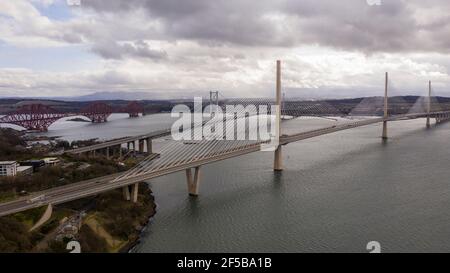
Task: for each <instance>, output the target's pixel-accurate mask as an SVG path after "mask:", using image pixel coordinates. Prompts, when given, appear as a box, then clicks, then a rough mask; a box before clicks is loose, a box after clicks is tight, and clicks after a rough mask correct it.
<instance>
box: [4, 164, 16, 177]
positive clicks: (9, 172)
mask: <svg viewBox="0 0 450 273" xmlns="http://www.w3.org/2000/svg"><path fill="white" fill-rule="evenodd" d="M17 166H18V165H17V162H16V161H0V176H16V175H17Z"/></svg>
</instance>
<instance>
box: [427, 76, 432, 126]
mask: <svg viewBox="0 0 450 273" xmlns="http://www.w3.org/2000/svg"><path fill="white" fill-rule="evenodd" d="M430 113H431V81H429V82H428V99H427V128H430V127H431V124H430Z"/></svg>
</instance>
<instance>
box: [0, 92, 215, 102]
mask: <svg viewBox="0 0 450 273" xmlns="http://www.w3.org/2000/svg"><path fill="white" fill-rule="evenodd" d="M199 94H200V93H198V92H194V91H183V92H179V91H152V92H151V93H150V92H139V91H136V92H116V91H102V92H95V93H92V94H88V95H82V96H72V97H62V96H54V97H3V98H2V97H0V100H4V99H19V100H27V99H30V100H57V101H80V102H81V101H109V100H126V101H132V100H156V101H162V100H173V98H177V99H189V98H193V97H194V96H199ZM201 94H203V95H204V94H208V93H207V92H201Z"/></svg>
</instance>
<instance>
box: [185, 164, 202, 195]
mask: <svg viewBox="0 0 450 273" xmlns="http://www.w3.org/2000/svg"><path fill="white" fill-rule="evenodd" d="M186 180H187V186H188V192H189V195H190V196H198V187H199V182H200V166H198V167H195V172H194V177H192V170H191V169H186Z"/></svg>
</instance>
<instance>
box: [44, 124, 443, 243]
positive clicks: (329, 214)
mask: <svg viewBox="0 0 450 273" xmlns="http://www.w3.org/2000/svg"><path fill="white" fill-rule="evenodd" d="M154 117H155V116H153V117H152V116H147V117H145V118H144V119H145V120H144V119H142V120H138V119H136V120H133V121H132V122H124V121H121V120H122V119H123V120H126V121H128V119H126V118H123V117H122V118H119V119H118V121H117V120H116V121H112V122H110V123H108V124H104V125H100V126H103V127H101V128H103V129H98V128H96V126H95V125H90V124H88V125H85V124H83V125H77V126H79V127H77V128H82V129H77V130H79V132H78V133H74V132H73V128H61V129H58V130H55V132H53V131H51V132H49V134H51V135H52V134H53V135H62V136H64V137H65V138H74V137H79V135H80V134H82V135H83V136H85V137H86V138H90V137H91V136H93V135H95V136H96V137H98V136H101V137H105V138H106V137H109V138H113V137H119V136H124V135H126V134H131V133H144V132H147V131H148V128H147V127H152V126H149V125H148V124H153V123H155V124H160V123H164V122H162V121H161V120H163V119H164V118H163V117H162V116H159V117H158V118H156V119H155V118H154ZM166 117H167V116H166ZM166 122H167V120H166ZM331 122H332V121H329V120H323V119H304V120H300V121H294V122H289V123H287V125H285V128H289V130H294V129H295V128H302V129H303V130H306V129H310V128H315V127H321V126H327V125H329V124H331ZM143 124H146V125H145V126H144V125H143ZM54 126H55V128H58V127H57V126H58V124H55V125H54ZM299 126H301V127H299ZM142 127H145V128H142ZM155 127H156V125H155ZM159 129H160V128H159ZM80 132H82V133H80ZM102 133H103V134H102ZM449 133H450V123H447V124H442V125H440V126H438V127H434V128H432V129H430V130H426V129H425V120H423V119H419V120H411V121H401V122H390V123H389V135H390V137H391V138H390V140H389V142H388V143H387V144H382V142H381V140H380V137H379V136H380V134H381V125H380V124H378V125H371V126H366V127H361V128H357V129H352V130H346V131H342V132H338V133H334V134H330V135H326V136H321V137H317V138H313V139H309V140H305V141H301V142H298V143H294V144H290V145H288V146H285V147H284V149H283V158H284V167H285V170H284V171H283V173H281V174H276V173H274V172H273V171H272V169H271V168H272V164H273V162H272V161H273V155H272V153H267V152H259V153H254V154H249V155H246V156H242V157H239V158H234V159H230V160H226V161H222V162H218V163H214V164H210V165H206V166H203V167H202V176H201V185H200V196H199V197H198V198H191V197H189V196H188V195H187V189H186V181H185V174H184V173H183V172H180V173H176V174H172V175H168V176H164V177H160V178H157V179H154V180H152V181H150V182H149V185H150V187H151V188H152V190H153V192H154V195H155V198H156V202H157V204H158V208H157V214H156V215H155V217H154V218H153V219H152V221H151V223H150V224H149V226H148V228H147V229H146V231H145V232H144V234H143V237H142V242H141V244H139V245H138V246H137V247H136V248H135V249H134V251H136V252H336V251H338V252H367V251H366V245H367V243H368V242H369V241H378V242H380V243H381V246H382V251H384V252H425V251H427V252H429V251H431V252H448V251H450V244H448V243H447V241H446V240H447V238H450V179H449V177H450V168H449V167H448V162H450V142H449V141H448V140H449ZM96 134H99V135H96Z"/></svg>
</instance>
